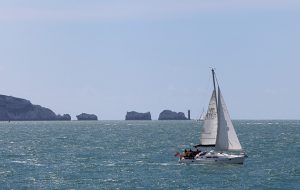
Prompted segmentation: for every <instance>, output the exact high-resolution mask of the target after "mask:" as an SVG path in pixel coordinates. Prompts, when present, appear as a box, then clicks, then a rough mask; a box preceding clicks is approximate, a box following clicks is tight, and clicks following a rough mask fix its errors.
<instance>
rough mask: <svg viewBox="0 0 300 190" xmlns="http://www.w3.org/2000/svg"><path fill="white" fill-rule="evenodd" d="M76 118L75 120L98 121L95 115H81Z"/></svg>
mask: <svg viewBox="0 0 300 190" xmlns="http://www.w3.org/2000/svg"><path fill="white" fill-rule="evenodd" d="M76 117H77V120H98V117H97V116H96V115H95V114H87V113H82V114H80V115H77V116H76Z"/></svg>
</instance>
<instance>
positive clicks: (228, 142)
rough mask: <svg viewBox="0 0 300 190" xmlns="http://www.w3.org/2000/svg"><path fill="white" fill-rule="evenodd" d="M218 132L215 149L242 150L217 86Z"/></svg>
mask: <svg viewBox="0 0 300 190" xmlns="http://www.w3.org/2000/svg"><path fill="white" fill-rule="evenodd" d="M217 131H218V133H217V140H216V150H218V151H226V150H235V151H238V150H242V146H241V144H240V141H239V139H238V137H237V135H236V132H235V130H234V127H233V124H232V121H231V119H230V116H229V113H228V110H227V107H226V104H225V102H224V99H223V96H222V94H221V91H220V88H218V130H217Z"/></svg>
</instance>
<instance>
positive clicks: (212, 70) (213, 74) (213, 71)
mask: <svg viewBox="0 0 300 190" xmlns="http://www.w3.org/2000/svg"><path fill="white" fill-rule="evenodd" d="M211 72H212V76H213V82H214V90H215V98H216V106H217V107H218V101H217V90H216V80H215V75H216V74H215V70H214V68H211Z"/></svg>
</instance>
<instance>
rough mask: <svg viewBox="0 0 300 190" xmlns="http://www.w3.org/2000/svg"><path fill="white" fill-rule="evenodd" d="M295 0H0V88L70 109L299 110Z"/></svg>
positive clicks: (250, 113) (234, 114)
mask: <svg viewBox="0 0 300 190" xmlns="http://www.w3.org/2000/svg"><path fill="white" fill-rule="evenodd" d="M299 20H300V1H299V0H244V1H240V0H185V1H183V0H72V1H71V0H51V1H50V0H45V1H40V0H27V1H22V0H18V1H17V0H7V1H3V0H0V27H1V30H0V94H4V95H11V96H15V97H21V98H25V99H29V100H30V101H31V102H32V103H33V104H39V105H42V106H44V107H48V108H50V109H52V110H53V111H54V112H55V113H58V114H64V113H69V114H71V116H72V119H76V118H75V116H76V115H78V114H80V113H82V112H86V113H94V114H96V115H98V117H99V119H101V120H122V119H124V118H125V114H126V112H127V111H133V110H135V111H138V112H148V111H150V112H151V114H152V119H157V118H158V115H159V113H160V112H161V111H162V110H164V109H171V110H173V111H177V112H179V111H181V112H185V113H187V110H188V109H190V110H191V115H192V118H198V117H200V114H201V112H202V109H203V108H205V109H206V108H207V105H208V101H209V99H210V95H211V91H212V77H211V71H210V69H209V67H210V66H213V67H215V68H216V74H217V78H218V81H219V84H220V88H221V90H222V94H223V96H224V99H225V101H226V104H227V107H228V109H229V112H230V115H231V118H233V119H300V109H299V107H300V102H299V97H300V88H299V82H300V75H299V72H300V22H299Z"/></svg>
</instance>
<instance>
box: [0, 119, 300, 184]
mask: <svg viewBox="0 0 300 190" xmlns="http://www.w3.org/2000/svg"><path fill="white" fill-rule="evenodd" d="M234 124H235V128H236V130H237V133H238V136H239V138H240V141H241V144H242V146H243V147H244V148H245V149H246V152H247V154H248V155H249V158H248V159H247V160H246V162H245V164H244V165H184V164H178V162H177V158H175V157H174V154H175V153H176V151H181V150H183V149H184V148H189V147H190V145H192V144H193V143H198V137H199V128H200V127H199V123H197V122H195V121H172V122H170V121H130V122H129V121H98V122H78V121H72V122H10V123H8V122H1V123H0V189H138V188H139V189H300V161H299V159H300V121H235V122H234Z"/></svg>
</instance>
